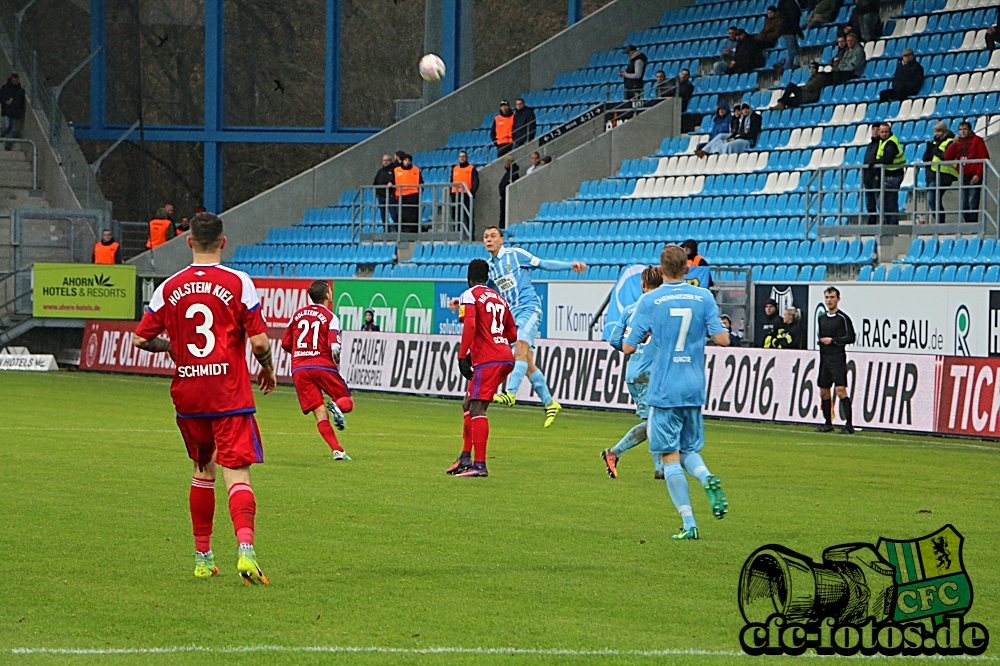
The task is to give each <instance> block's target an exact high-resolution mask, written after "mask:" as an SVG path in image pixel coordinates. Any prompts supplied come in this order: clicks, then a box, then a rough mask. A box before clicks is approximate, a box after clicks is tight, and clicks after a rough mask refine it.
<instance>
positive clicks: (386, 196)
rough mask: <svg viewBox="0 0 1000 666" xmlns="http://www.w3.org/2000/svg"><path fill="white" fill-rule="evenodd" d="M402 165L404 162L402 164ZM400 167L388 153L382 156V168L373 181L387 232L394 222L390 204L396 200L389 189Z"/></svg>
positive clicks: (376, 199)
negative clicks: (394, 174) (394, 171)
mask: <svg viewBox="0 0 1000 666" xmlns="http://www.w3.org/2000/svg"><path fill="white" fill-rule="evenodd" d="M400 163H402V162H400ZM397 166H399V165H398V164H396V163H395V162H393V160H392V155H389V154H388V153H386V154H385V155H383V156H382V166H381V167H380V168H379V170H378V171H376V172H375V180H374V181H372V185H374V186H375V187H376V188H377V189H376V190H375V201H376V202H377V203H378V209H379V213H380V214H381V216H382V224H383V226H384V227H385V229H386V230H388V229H389V224H390V223H391V222H392V210H391V208H390V204H391V203H392V202H393V201H394V200H395V199H396V192H395V190H394V189H393V188H390V187H389V184H390V183H392V173H393V170H394V169H395V168H396V167H397Z"/></svg>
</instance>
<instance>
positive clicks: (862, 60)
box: [830, 32, 868, 86]
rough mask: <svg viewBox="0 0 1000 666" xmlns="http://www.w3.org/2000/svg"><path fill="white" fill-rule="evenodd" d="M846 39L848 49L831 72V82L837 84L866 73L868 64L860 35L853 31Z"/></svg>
mask: <svg viewBox="0 0 1000 666" xmlns="http://www.w3.org/2000/svg"><path fill="white" fill-rule="evenodd" d="M844 39H845V40H846V41H847V51H846V52H845V53H844V55H843V57H841V58H840V59H839V60H838V61H837V64H836V66H835V67H834V68H833V72H831V73H830V84H831V85H835V86H838V85H841V84H844V83H847V82H848V81H850V80H851V79H856V78H858V77H859V76H862V75H863V74H864V73H865V66H866V65H867V64H868V59H867V57H865V49H864V47H863V46H861V44H859V43H858V36H857V35H855V34H854V33H853V32H852V33H850V34H848V35H847V36H846V37H845V38H844Z"/></svg>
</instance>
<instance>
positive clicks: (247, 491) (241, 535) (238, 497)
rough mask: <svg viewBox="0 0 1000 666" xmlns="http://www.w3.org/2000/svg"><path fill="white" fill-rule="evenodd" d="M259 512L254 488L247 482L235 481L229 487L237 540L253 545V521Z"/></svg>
mask: <svg viewBox="0 0 1000 666" xmlns="http://www.w3.org/2000/svg"><path fill="white" fill-rule="evenodd" d="M256 514H257V502H256V501H255V500H254V497H253V489H252V488H250V486H249V485H247V484H245V483H234V484H233V486H232V487H231V488H230V489H229V515H230V516H232V517H233V528H234V529H235V530H236V541H237V542H239V543H240V544H244V543H245V544H249V545H251V546H252V545H253V521H254V516H255V515H256Z"/></svg>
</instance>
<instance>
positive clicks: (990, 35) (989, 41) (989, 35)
mask: <svg viewBox="0 0 1000 666" xmlns="http://www.w3.org/2000/svg"><path fill="white" fill-rule="evenodd" d="M998 28H1000V5H997V9H996V14H994V15H993V25H992V26H991V27H989V28H987V29H986V50H987V51H989V52H990V53H993V51H994V50H996V48H997V30H998Z"/></svg>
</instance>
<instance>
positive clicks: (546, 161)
mask: <svg viewBox="0 0 1000 666" xmlns="http://www.w3.org/2000/svg"><path fill="white" fill-rule="evenodd" d="M550 164H552V156H551V155H546V156H545V157H543V158H542V161H541V163H539V165H538V168H539V169H541V168H542V167H543V166H548V165H550Z"/></svg>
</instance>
